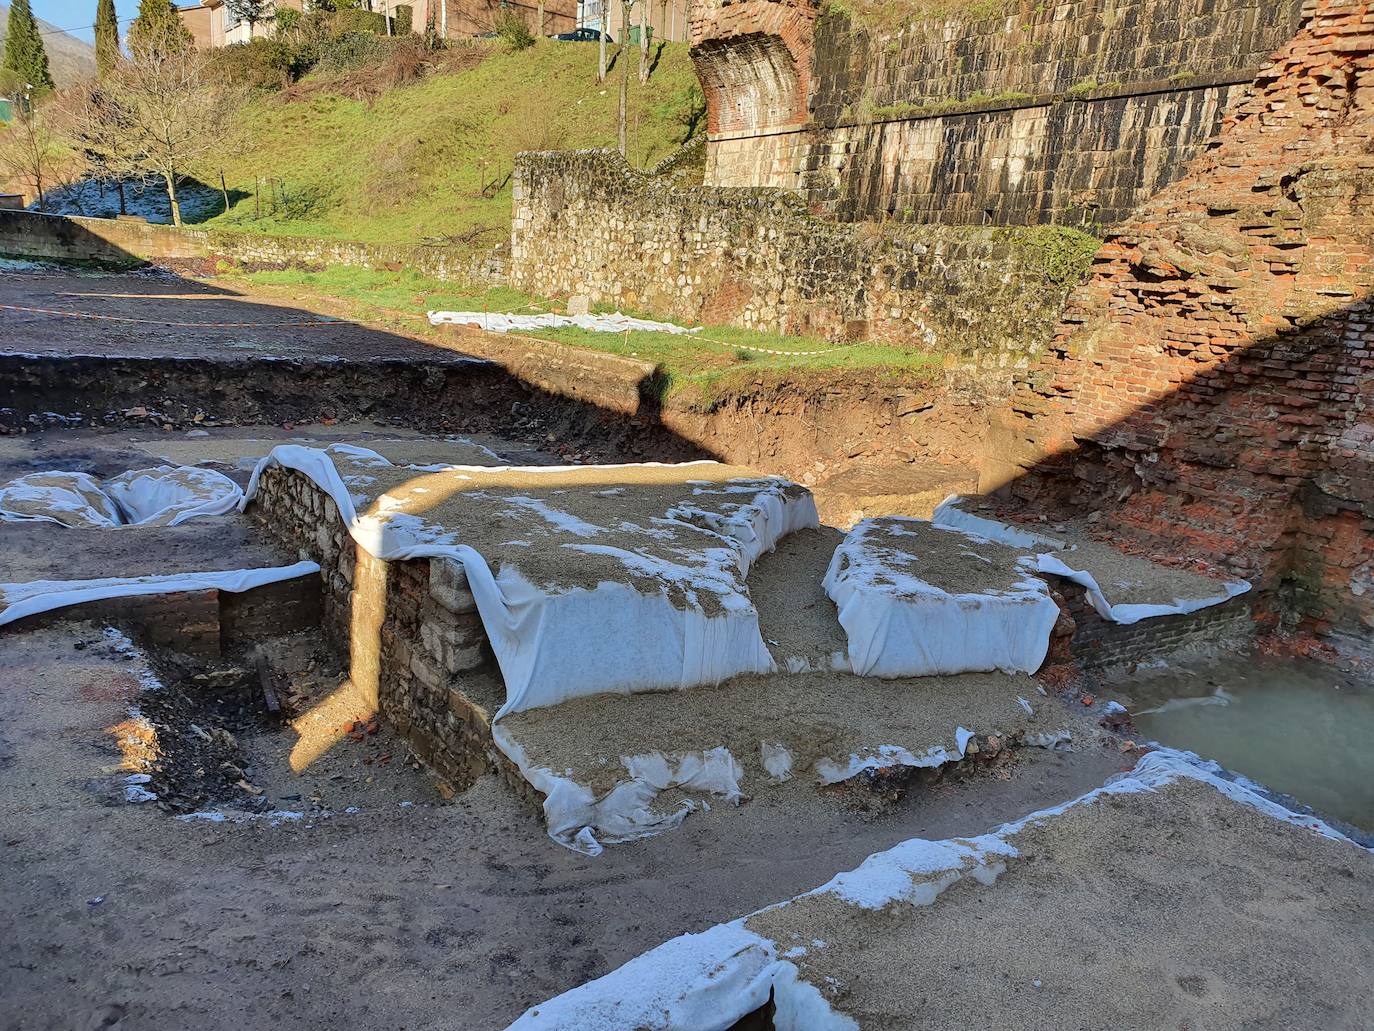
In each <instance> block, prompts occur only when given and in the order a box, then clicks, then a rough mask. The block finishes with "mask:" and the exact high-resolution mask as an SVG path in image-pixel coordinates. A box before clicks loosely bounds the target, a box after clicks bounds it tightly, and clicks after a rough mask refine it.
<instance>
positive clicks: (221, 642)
mask: <svg viewBox="0 0 1374 1031" xmlns="http://www.w3.org/2000/svg"><path fill="white" fill-rule="evenodd" d="M82 619H90V620H95V621H97V622H101V623H111V624H114V625H116V626H121V627H126V628H127V629H129V630H131V631H132V632H133V633H134V634H136V635H137V636H138V637H140V638H141V639H143V640H145V641H147V642H148V643H149V644H150V645H152V646H153V647H155V648H169V649H171V650H173V651H178V652H182V653H184V654H186V655H197V656H202V657H206V658H214V657H217V656H219V655H221V654H224V653H225V652H227V651H230V650H232V649H235V648H241V647H245V646H247V645H250V644H252V643H253V642H254V641H256V640H258V639H259V638H261V637H265V636H268V635H274V634H289V633H294V632H295V631H297V630H307V629H309V628H310V627H312V626H315V625H317V624H318V623H319V578H318V577H317V576H316V575H315V574H314V573H311V574H309V575H307V576H298V577H296V578H295V579H293V580H282V581H280V582H278V583H274V584H265V585H263V586H262V587H254V588H253V589H251V590H248V591H239V592H234V591H220V590H215V589H214V588H211V589H209V590H202V591H177V592H174V593H171V594H144V595H131V596H128V597H123V598H103V599H101V600H99V601H88V602H83V603H82V604H80V605H70V606H68V607H66V608H62V609H57V610H55V611H52V612H40V613H38V614H37V615H33V616H29V617H27V618H25V619H20V620H17V621H16V622H14V623H12V624H10V626H9V628H8V629H7V631H6V632H9V631H11V630H12V631H14V632H16V633H19V632H23V631H25V630H31V629H34V628H36V627H40V626H47V625H48V624H50V623H55V622H58V621H61V620H82Z"/></svg>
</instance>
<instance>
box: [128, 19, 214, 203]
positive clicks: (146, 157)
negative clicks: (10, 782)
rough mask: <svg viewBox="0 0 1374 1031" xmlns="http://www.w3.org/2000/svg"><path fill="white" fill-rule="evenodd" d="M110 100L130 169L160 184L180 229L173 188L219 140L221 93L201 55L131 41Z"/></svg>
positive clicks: (189, 48) (153, 43)
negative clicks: (129, 156) (116, 112)
mask: <svg viewBox="0 0 1374 1031" xmlns="http://www.w3.org/2000/svg"><path fill="white" fill-rule="evenodd" d="M109 92H110V101H111V103H113V104H115V105H117V107H118V109H119V111H120V112H121V116H122V121H121V126H122V130H121V131H122V133H123V134H124V142H125V143H126V144H127V151H128V152H129V153H130V154H132V155H133V157H132V161H133V167H134V168H135V169H136V170H137V172H138V173H139V174H140V175H141V176H142V177H143V178H145V179H150V180H153V181H158V182H161V184H162V186H163V188H164V189H166V191H167V202H168V204H170V205H171V209H172V223H173V224H174V225H178V226H179V225H181V205H180V203H179V202H178V201H177V187H178V186H179V185H180V183H181V182H182V180H183V179H184V178H185V176H186V173H187V171H188V170H189V169H190V167H191V165H192V163H193V162H194V161H195V159H196V158H197V157H199V156H200V155H201V154H203V153H205V152H206V151H207V150H209V149H210V148H211V147H213V146H214V145H215V144H216V143H217V142H218V141H219V136H220V130H221V128H222V127H223V125H224V121H225V113H226V111H225V107H226V105H225V95H224V93H223V92H222V91H221V90H217V89H216V88H214V86H213V84H212V83H211V81H210V79H209V77H208V76H207V75H206V71H205V56H204V54H203V53H202V52H201V51H199V50H196V49H194V48H192V47H167V46H160V45H157V44H156V42H137V43H132V42H131V43H130V46H129V60H128V61H126V62H124V64H123V65H122V67H121V68H120V70H119V73H118V74H117V75H115V76H114V77H112V79H111V81H110V83H109Z"/></svg>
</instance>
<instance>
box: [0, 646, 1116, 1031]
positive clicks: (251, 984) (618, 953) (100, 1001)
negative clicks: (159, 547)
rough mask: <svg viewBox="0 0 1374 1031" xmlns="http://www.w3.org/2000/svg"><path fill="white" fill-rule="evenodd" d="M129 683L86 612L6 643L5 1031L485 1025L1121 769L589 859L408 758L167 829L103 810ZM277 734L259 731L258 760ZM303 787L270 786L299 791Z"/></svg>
mask: <svg viewBox="0 0 1374 1031" xmlns="http://www.w3.org/2000/svg"><path fill="white" fill-rule="evenodd" d="M78 645H80V646H81V647H79V648H78ZM138 672H139V663H138V662H137V661H136V660H131V659H128V658H126V657H123V656H121V655H119V654H118V653H117V652H115V651H114V650H113V648H111V647H110V645H109V643H108V642H107V641H106V639H105V638H104V637H103V636H102V635H101V633H100V630H99V628H96V627H93V626H91V625H89V624H65V625H63V624H59V625H55V626H53V627H50V628H47V629H43V630H38V631H34V632H31V633H27V634H22V635H11V636H7V637H6V638H5V639H4V643H3V647H2V648H0V682H3V684H4V686H5V689H4V690H3V691H0V842H3V849H2V850H0V883H4V885H5V888H6V890H5V891H4V892H3V893H0V923H2V924H3V926H5V927H6V928H7V932H8V933H6V934H5V935H4V936H3V939H0V954H3V955H0V1000H4V1001H3V1008H4V1013H3V1016H0V1024H3V1025H4V1026H6V1027H7V1028H14V1029H15V1031H21V1029H37V1028H43V1029H48V1028H68V1027H73V1028H97V1027H111V1026H115V1027H122V1028H182V1027H188V1028H189V1027H195V1028H199V1029H214V1028H225V1029H229V1028H233V1029H235V1031H241V1029H251V1028H274V1029H276V1028H301V1029H306V1028H310V1029H315V1028H319V1027H324V1026H340V1027H349V1028H354V1029H372V1028H377V1029H386V1031H395V1029H400V1028H418V1027H433V1026H438V1027H455V1028H456V1027H461V1028H464V1029H465V1031H466V1029H471V1031H484V1029H489V1028H492V1029H494V1028H500V1027H503V1026H504V1025H505V1024H507V1023H508V1022H509V1021H510V1020H512V1019H514V1018H515V1017H516V1016H517V1015H518V1014H519V1013H520V1012H522V1011H523V1010H524V1009H525V1008H527V1007H528V1006H530V1005H533V1004H534V1003H537V1002H539V1001H540V1000H542V999H545V998H547V997H549V996H551V995H554V994H557V993H559V992H562V991H564V990H566V989H568V988H571V987H573V986H574V985H576V984H579V983H581V982H582V981H585V980H586V979H588V978H592V977H597V976H600V975H601V974H603V973H606V972H607V971H609V970H610V969H612V968H613V967H615V966H618V965H619V964H621V963H623V962H625V961H627V960H628V959H630V958H631V957H633V956H634V955H636V954H638V953H640V952H642V951H644V950H645V949H646V948H649V947H652V946H653V945H656V944H658V943H659V942H661V941H664V940H666V939H667V938H670V937H672V936H674V935H677V934H679V933H682V932H685V931H696V930H701V929H703V928H705V927H707V926H709V925H711V924H713V923H716V922H718V921H720V920H722V919H727V918H732V917H734V916H738V915H739V914H741V913H746V912H749V911H750V910H752V909H754V908H757V907H759V906H762V905H765V904H768V903H771V902H773V901H776V900H777V899H779V898H784V897H787V896H788V895H791V894H794V893H796V892H799V891H803V890H806V889H809V888H811V887H814V886H815V885H817V884H820V883H822V882H824V881H825V880H826V879H828V878H829V877H830V876H832V875H833V874H834V873H836V872H837V871H839V870H842V869H847V868H850V867H852V866H854V865H856V864H857V863H859V862H860V861H861V860H862V859H863V858H864V857H865V856H867V855H869V854H870V853H872V852H874V851H876V850H879V849H882V848H886V847H889V846H891V845H892V844H895V843H896V842H898V841H901V840H904V839H906V838H909V837H911V836H913V835H921V836H927V837H937V838H939V837H947V836H950V835H954V834H968V833H973V832H976V831H980V830H984V829H987V828H989V827H991V826H994V825H996V824H998V823H1000V822H1002V821H1005V820H1008V819H1012V818H1015V817H1017V816H1019V815H1021V814H1023V813H1025V812H1028V811H1030V810H1032V809H1035V808H1037V807H1040V806H1044V805H1049V804H1054V803H1055V802H1058V801H1061V800H1064V799H1068V798H1070V797H1074V796H1076V795H1078V794H1081V793H1082V792H1084V791H1086V790H1088V789H1090V788H1092V787H1094V786H1096V785H1098V784H1100V783H1101V782H1102V780H1103V778H1104V777H1106V776H1108V775H1109V774H1111V773H1112V772H1115V771H1116V770H1118V769H1119V768H1120V766H1121V762H1120V760H1119V758H1118V757H1117V756H1116V755H1115V754H1109V753H1104V752H1098V751H1082V752H1072V753H1057V752H1042V751H1040V750H1028V751H1026V752H1024V753H1022V755H1021V757H1020V758H1019V759H1018V761H1017V763H1016V764H1015V765H1014V767H1013V768H1012V776H1011V777H1010V778H1008V779H1006V780H1002V779H996V778H993V777H990V776H977V777H974V778H972V779H970V780H968V781H966V782H965V781H959V780H948V781H944V782H941V783H940V784H938V785H935V786H933V787H932V788H930V790H929V791H928V792H926V793H922V794H920V795H919V796H917V795H915V794H913V795H912V796H910V797H909V798H908V799H907V800H906V801H905V802H904V803H902V804H901V805H900V806H897V807H895V808H888V807H883V808H880V809H879V810H877V811H870V812H867V813H864V812H858V811H854V810H852V809H848V808H844V807H841V806H840V805H839V804H838V803H836V804H835V805H823V804H817V805H815V806H813V807H811V808H810V809H809V810H807V811H805V812H802V813H800V814H799V813H798V812H797V811H796V810H795V809H794V808H792V807H782V806H770V805H769V804H768V803H767V802H766V801H760V802H755V803H750V804H747V805H745V806H743V807H741V808H739V809H733V808H727V807H716V808H713V810H712V812H710V813H707V814H699V815H698V816H697V817H694V818H693V819H692V820H691V821H688V823H687V824H686V825H684V826H683V828H681V829H680V830H679V831H677V832H675V833H673V834H669V835H666V836H663V837H659V838H655V839H650V840H648V841H645V842H641V843H637V844H633V845H625V846H616V847H614V848H610V849H608V850H607V851H606V853H605V854H604V855H602V856H601V857H600V858H598V859H588V858H586V857H584V856H581V855H578V854H576V853H573V852H570V851H568V850H567V849H564V848H561V847H559V846H558V845H556V844H554V843H553V842H552V841H550V840H549V839H548V838H547V837H546V836H545V835H544V833H543V828H542V825H541V823H540V821H539V819H538V816H537V814H536V813H535V812H534V811H533V810H532V809H531V808H528V807H527V806H526V805H525V804H524V803H521V802H519V801H518V800H517V799H516V798H515V797H514V795H513V793H512V792H510V791H508V790H507V789H506V788H505V787H504V786H503V785H502V784H500V783H498V782H497V781H496V780H495V779H493V778H487V779H484V780H483V781H481V782H479V784H478V786H477V787H475V788H474V789H473V790H472V791H470V792H468V793H467V794H465V795H460V796H458V797H457V798H456V799H454V800H453V801H452V802H451V803H444V802H443V800H442V798H441V796H440V795H439V793H438V792H437V791H436V790H435V788H434V786H433V784H432V783H431V782H430V781H428V780H427V779H426V778H424V777H423V776H420V775H418V774H416V775H415V776H410V775H409V774H406V772H405V771H406V769H408V767H404V766H400V767H397V770H398V771H399V773H397V774H396V777H397V779H396V780H394V781H390V782H388V785H386V790H385V791H382V790H373V789H372V786H371V785H366V784H365V780H364V781H360V782H358V784H359V785H361V786H356V787H355V786H353V785H354V782H353V781H351V780H345V781H343V782H342V784H343V786H342V787H337V786H338V785H339V784H340V783H341V782H340V781H330V780H329V776H332V774H330V775H328V776H326V777H325V785H326V786H327V785H328V784H330V783H332V784H334V785H336V790H335V791H334V793H333V795H332V796H331V797H330V798H329V799H328V802H329V806H328V808H329V811H330V813H331V815H328V816H323V815H308V816H307V817H306V818H303V819H301V820H298V821H295V820H273V819H271V818H259V819H253V820H248V821H245V822H240V823H234V822H230V821H226V822H223V823H209V822H205V821H192V822H184V821H178V820H176V819H174V818H172V817H171V816H170V815H169V814H167V813H165V812H163V811H161V810H159V809H158V808H157V806H156V803H152V804H148V803H145V804H141V805H135V804H127V803H124V802H122V801H116V800H115V799H116V797H117V790H113V788H117V785H118V778H119V777H120V776H122V775H123V771H122V770H119V769H112V767H117V765H118V764H119V762H120V753H119V750H118V747H117V744H116V736H115V735H112V734H111V731H110V728H112V727H115V726H117V725H118V724H119V723H121V722H122V721H125V720H126V718H127V710H128V706H129V704H130V702H131V700H134V701H136V699H137V694H136V692H137V690H138V676H137V674H138ZM294 737H295V736H294V734H292V733H290V732H289V731H283V732H281V733H280V734H279V735H277V736H276V738H275V739H274V738H273V737H272V736H271V735H265V736H264V737H263V738H262V739H261V740H256V741H255V742H251V743H252V747H253V748H255V749H258V750H259V754H258V756H257V758H256V759H255V760H254V762H256V763H257V768H266V767H267V766H268V765H269V763H268V758H267V757H266V756H264V755H263V754H261V750H262V749H267V750H268V751H269V752H270V750H271V747H272V746H271V745H270V744H269V743H270V742H271V741H273V740H275V742H276V744H275V747H276V748H277V749H279V750H282V749H287V748H289V747H290V745H291V743H292V742H293V741H294ZM340 747H348V748H354V749H361V750H362V753H363V754H362V755H361V756H359V757H358V758H356V759H352V760H350V759H347V758H345V759H342V760H339V761H341V762H343V763H345V765H344V766H343V767H341V768H339V769H337V770H335V772H337V773H342V774H343V775H344V776H345V777H352V776H354V775H361V776H362V777H363V778H365V777H366V776H367V775H368V773H367V772H364V771H365V770H366V771H369V772H370V770H371V767H364V766H361V765H348V763H349V762H352V763H354V764H359V763H361V758H364V757H367V756H375V751H376V749H375V748H374V747H373V746H372V745H371V744H370V743H369V744H362V745H359V744H358V743H357V742H353V741H351V739H350V740H349V741H348V742H347V744H346V745H341V746H340ZM377 747H380V746H377ZM353 754H355V755H356V754H357V753H356V752H354V753H353ZM277 762H278V769H279V768H280V766H279V763H280V757H279V756H278V759H277ZM392 765H395V763H393V764H392ZM249 766H250V768H251V767H253V762H250V763H249ZM257 768H254V772H255V774H256V769H257ZM411 772H412V773H415V771H411ZM313 776H314V775H313V774H309V773H308V774H307V776H306V777H303V778H302V781H303V782H305V783H304V784H303V787H302V788H301V790H300V791H298V792H287V793H290V794H302V795H303V796H305V797H306V798H308V796H309V794H311V793H312V792H313V791H314V788H315V786H316V785H317V782H316V781H313V780H310V778H311V777H313ZM264 780H265V781H266V782H267V783H268V784H269V785H271V784H274V783H277V782H279V780H280V777H279V776H278V775H271V776H266V777H264ZM274 790H276V789H274ZM281 801H282V799H281V798H280V797H277V798H275V799H274V800H273V804H274V805H275V804H276V803H277V802H281ZM287 802H288V804H289V800H287ZM405 802H409V803H411V804H410V805H403V804H402V803H405ZM350 805H352V806H354V807H355V808H357V809H358V811H357V812H352V813H350V812H348V811H347V810H348V808H349V806H350ZM119 1021H122V1022H119Z"/></svg>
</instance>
